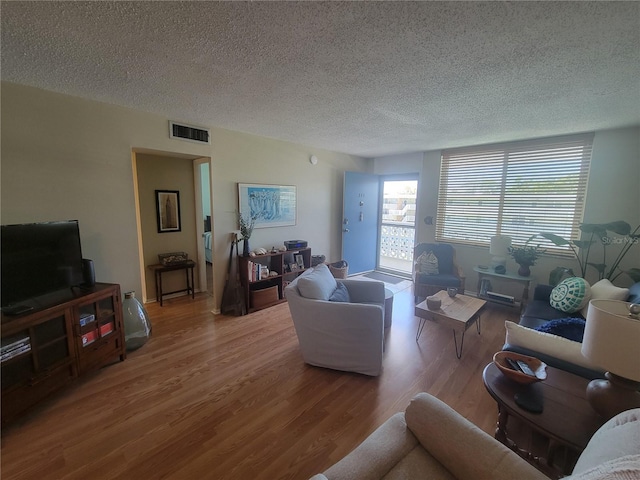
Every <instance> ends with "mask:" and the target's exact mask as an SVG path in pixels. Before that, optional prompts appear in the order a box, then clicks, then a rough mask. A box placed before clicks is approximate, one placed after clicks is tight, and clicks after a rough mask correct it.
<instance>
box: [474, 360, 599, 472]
mask: <svg viewBox="0 0 640 480" xmlns="http://www.w3.org/2000/svg"><path fill="white" fill-rule="evenodd" d="M482 380H483V381H484V385H485V387H486V388H487V391H488V392H489V393H490V394H491V396H492V397H493V398H494V399H495V401H496V402H497V403H498V427H497V429H496V434H495V437H496V439H497V440H499V441H500V442H502V443H504V444H505V445H506V446H508V447H509V448H511V449H512V450H514V451H515V452H516V453H518V454H519V455H520V456H522V457H523V458H524V459H525V460H527V461H529V462H530V463H532V464H533V465H534V466H536V467H537V468H538V469H539V470H541V471H542V472H544V473H545V474H546V475H548V476H549V477H551V478H560V477H562V476H565V475H568V474H570V473H571V471H572V470H573V467H574V466H575V463H576V461H577V458H578V456H579V455H580V453H581V452H582V451H583V450H584V448H585V447H586V446H587V443H588V442H589V439H590V438H591V437H592V436H593V434H594V433H595V432H596V430H597V429H598V428H600V426H601V425H602V424H603V423H604V422H605V419H603V418H601V417H600V416H598V415H597V414H596V413H595V411H593V409H592V408H591V406H590V405H589V403H588V402H587V399H586V389H587V384H588V383H589V380H587V379H586V378H583V377H580V376H577V375H573V374H571V373H568V372H565V371H564V370H559V369H557V368H552V367H549V366H547V378H546V380H544V381H542V382H537V383H534V384H531V385H522V384H519V383H516V382H514V381H513V380H511V379H509V378H507V377H506V376H504V374H502V372H500V370H498V367H496V366H495V365H494V364H493V363H490V364H489V365H487V366H486V367H485V369H484V372H482ZM516 393H535V394H538V395H541V396H542V398H543V405H544V409H543V412H542V413H531V412H528V411H527V410H524V409H522V408H521V407H519V406H518V405H517V404H516V402H515V400H514V396H515V394H516ZM510 419H512V420H513V421H512V422H509V427H511V426H513V428H509V429H508V428H507V423H508V421H509V420H510ZM534 436H535V437H536V438H537V440H538V441H537V443H536V440H535V439H534V438H533V437H534ZM540 439H542V440H546V441H540Z"/></svg>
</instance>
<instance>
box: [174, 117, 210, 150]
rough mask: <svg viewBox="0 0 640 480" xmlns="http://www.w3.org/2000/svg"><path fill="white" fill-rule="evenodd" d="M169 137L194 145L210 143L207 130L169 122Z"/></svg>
mask: <svg viewBox="0 0 640 480" xmlns="http://www.w3.org/2000/svg"><path fill="white" fill-rule="evenodd" d="M169 137H170V138H180V139H182V140H188V141H190V142H196V143H209V144H210V143H211V141H210V138H211V135H210V134H209V129H207V128H200V127H195V126H193V125H185V124H184V123H176V122H172V121H171V120H169Z"/></svg>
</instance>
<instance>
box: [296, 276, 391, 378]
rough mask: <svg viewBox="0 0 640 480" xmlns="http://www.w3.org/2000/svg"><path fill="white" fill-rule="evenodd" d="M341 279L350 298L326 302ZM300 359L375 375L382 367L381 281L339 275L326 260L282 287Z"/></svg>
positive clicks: (382, 317)
mask: <svg viewBox="0 0 640 480" xmlns="http://www.w3.org/2000/svg"><path fill="white" fill-rule="evenodd" d="M339 284H342V285H344V287H346V290H347V291H348V297H349V298H348V299H349V301H346V302H345V301H330V300H329V298H330V297H331V295H332V294H333V293H334V292H335V291H336V288H337V287H338V285H339ZM285 296H286V298H287V302H288V304H289V310H290V311H291V318H292V319H293V324H294V326H295V329H296V334H297V335H298V342H299V343H300V350H301V352H302V357H303V358H304V361H305V362H306V363H308V364H310V365H315V366H318V367H324V368H331V369H334V370H343V371H349V372H357V373H362V374H364V375H371V376H376V375H380V372H381V371H382V354H383V345H384V283H382V282H377V281H366V280H349V279H345V280H338V281H336V279H335V278H334V277H333V275H331V272H330V271H329V269H328V268H327V266H326V265H324V264H322V265H318V266H317V267H315V268H314V269H312V270H308V271H306V272H305V273H303V274H302V275H300V276H299V277H298V278H296V279H295V280H294V281H293V282H291V283H290V284H289V285H288V286H287V287H286V289H285Z"/></svg>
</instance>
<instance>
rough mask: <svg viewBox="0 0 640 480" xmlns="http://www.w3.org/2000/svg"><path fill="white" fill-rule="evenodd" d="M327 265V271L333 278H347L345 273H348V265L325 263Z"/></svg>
mask: <svg viewBox="0 0 640 480" xmlns="http://www.w3.org/2000/svg"><path fill="white" fill-rule="evenodd" d="M327 266H328V267H329V271H330V272H331V274H332V275H333V276H334V277H335V278H347V274H348V273H349V265H347V266H346V267H334V266H333V265H331V264H329V265H327Z"/></svg>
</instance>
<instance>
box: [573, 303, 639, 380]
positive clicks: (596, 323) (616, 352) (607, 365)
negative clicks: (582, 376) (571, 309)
mask: <svg viewBox="0 0 640 480" xmlns="http://www.w3.org/2000/svg"><path fill="white" fill-rule="evenodd" d="M629 305H630V304H629V303H627V302H621V301H618V300H591V302H589V310H588V312H587V322H586V326H585V330H584V338H583V340H582V355H584V356H585V357H586V358H588V359H589V360H590V361H591V362H592V363H594V364H595V365H598V366H600V367H601V368H603V369H604V370H606V371H608V372H611V373H613V374H615V375H618V376H620V377H623V378H626V379H628V380H633V381H636V382H640V320H638V319H635V318H631V317H630V316H629Z"/></svg>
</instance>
